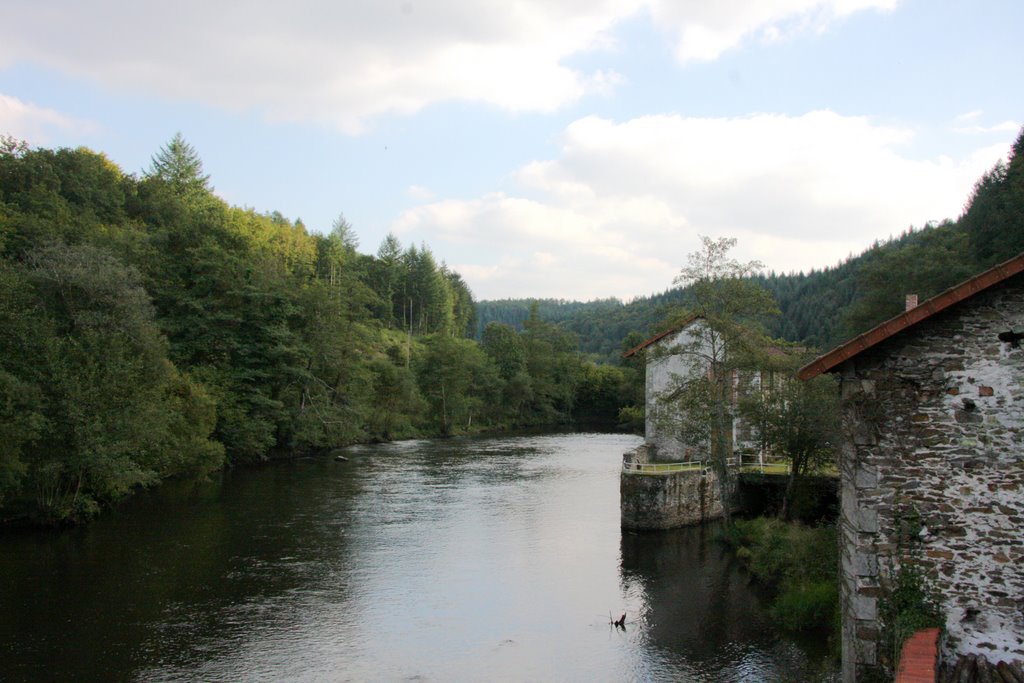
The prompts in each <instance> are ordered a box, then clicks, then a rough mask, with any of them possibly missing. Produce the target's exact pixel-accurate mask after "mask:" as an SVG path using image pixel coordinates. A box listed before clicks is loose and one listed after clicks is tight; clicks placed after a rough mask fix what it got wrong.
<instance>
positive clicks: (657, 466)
mask: <svg viewBox="0 0 1024 683" xmlns="http://www.w3.org/2000/svg"><path fill="white" fill-rule="evenodd" d="M726 463H727V464H728V465H729V467H733V468H737V469H739V471H740V472H741V473H760V474H789V463H788V462H765V461H764V459H763V458H762V457H760V456H757V455H743V456H737V457H734V458H729V459H727V460H726ZM707 469H708V463H707V461H704V460H689V461H686V462H632V461H628V460H627V461H623V463H622V471H623V472H629V473H631V474H669V473H672V472H702V473H703V472H705V471H706V470H707Z"/></svg>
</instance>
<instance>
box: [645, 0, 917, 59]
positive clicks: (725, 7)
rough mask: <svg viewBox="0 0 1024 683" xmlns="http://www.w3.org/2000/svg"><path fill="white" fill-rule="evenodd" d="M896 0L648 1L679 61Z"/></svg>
mask: <svg viewBox="0 0 1024 683" xmlns="http://www.w3.org/2000/svg"><path fill="white" fill-rule="evenodd" d="M897 2H898V0H727V1H725V2H693V3H681V2H676V1H675V0H651V2H650V10H651V13H652V15H653V16H654V18H655V20H656V22H657V23H658V24H659V25H661V26H663V27H665V28H666V29H667V30H669V31H672V32H673V33H675V34H676V36H677V44H676V58H677V59H678V60H679V61H680V62H682V63H683V64H686V63H689V62H702V61H710V60H713V59H717V58H718V57H719V56H721V55H722V53H724V52H726V51H727V50H730V49H733V48H736V47H739V46H740V45H742V44H744V43H745V42H748V41H750V40H752V39H756V38H757V37H758V36H760V38H761V41H763V42H765V43H774V42H778V41H780V40H783V39H785V38H789V37H793V36H795V35H798V34H800V33H803V32H805V31H808V30H813V31H823V30H824V29H825V28H827V27H828V26H829V25H831V24H832V23H833V22H835V21H837V20H842V19H844V18H846V17H847V16H849V15H851V14H854V13H856V12H860V11H864V10H892V9H893V8H895V6H896V5H897Z"/></svg>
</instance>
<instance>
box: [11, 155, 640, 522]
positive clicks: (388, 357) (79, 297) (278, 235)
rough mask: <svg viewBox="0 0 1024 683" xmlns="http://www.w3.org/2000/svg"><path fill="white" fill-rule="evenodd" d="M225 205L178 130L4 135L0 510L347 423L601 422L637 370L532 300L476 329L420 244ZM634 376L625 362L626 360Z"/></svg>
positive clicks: (211, 462)
mask: <svg viewBox="0 0 1024 683" xmlns="http://www.w3.org/2000/svg"><path fill="white" fill-rule="evenodd" d="M357 247H358V242H357V239H356V236H355V232H354V230H353V228H352V226H350V225H349V224H348V223H347V222H346V221H345V220H344V219H343V218H341V217H339V219H338V220H337V221H336V222H335V225H334V227H333V230H332V231H331V232H330V234H328V235H319V234H311V233H310V232H308V231H307V230H306V228H305V226H303V224H302V223H301V221H299V220H294V221H293V220H289V219H287V218H285V217H283V216H281V215H280V214H279V213H276V212H273V213H268V214H261V213H257V212H255V211H253V210H251V209H241V208H238V207H233V206H228V205H227V204H225V203H224V202H223V201H222V200H221V199H219V198H218V197H217V196H216V195H215V194H214V193H213V191H212V188H211V186H210V182H209V178H208V177H207V176H205V175H204V174H203V169H202V162H201V160H200V158H199V156H198V155H197V153H196V152H195V150H193V149H192V148H191V147H190V146H189V145H188V143H187V142H185V140H184V139H182V138H181V136H176V137H175V138H174V139H173V140H172V141H171V142H170V143H169V144H168V145H166V146H165V147H164V148H162V149H161V150H159V151H158V153H157V154H156V155H155V156H154V157H153V161H152V165H151V167H150V169H149V170H148V172H147V173H145V174H144V175H142V177H136V176H133V175H130V174H126V173H124V172H123V171H122V170H121V169H119V168H118V167H117V166H116V165H114V164H112V163H111V162H110V161H109V160H108V159H107V158H106V157H104V156H103V155H102V154H98V153H96V152H93V151H90V150H88V149H85V148H79V149H57V150H49V149H30V148H28V147H27V146H26V145H25V144H24V143H19V142H17V141H15V140H13V139H11V138H8V137H0V521H3V520H12V519H20V518H35V519H38V520H42V521H51V522H53V521H63V520H79V519H84V518H87V517H89V516H90V515H91V514H93V513H94V512H95V511H96V510H97V509H99V508H100V507H101V506H102V505H103V504H104V503H106V502H108V501H111V500H114V499H116V498H118V497H120V496H123V495H125V494H126V493H128V492H130V491H132V490H133V489H134V488H136V487H138V486H140V485H147V484H154V483H156V482H158V481H159V480H161V479H162V478H165V477H168V476H175V475H188V476H193V475H202V474H204V473H208V472H211V471H214V470H217V469H218V468H221V467H223V466H225V465H230V464H237V463H245V462H253V461H258V460H262V459H266V458H268V457H271V456H273V455H275V454H294V453H303V452H310V451H314V450H318V449H326V448H330V447H335V446H340V445H345V444H349V443H353V442H362V441H374V440H387V439H394V438H401V437H410V436H435V435H450V434H459V433H466V432H470V431H478V430H482V429H489V430H494V429H508V428H514V427H523V426H540V425H548V426H550V425H562V424H567V423H570V422H573V421H577V420H583V419H586V420H597V421H601V422H602V423H603V424H605V425H607V426H614V425H615V422H616V419H617V415H618V412H619V408H620V407H621V406H622V405H623V403H624V402H626V401H627V400H629V401H635V387H636V386H637V384H638V383H637V381H636V378H635V372H634V370H633V369H631V368H611V367H602V368H599V367H597V366H595V365H594V364H592V363H586V362H584V361H582V360H581V358H580V356H579V353H578V349H577V346H576V340H575V337H574V336H573V335H572V334H570V333H567V332H565V331H564V330H562V329H561V328H559V327H556V326H555V325H552V324H550V323H547V322H544V321H542V320H541V319H540V317H539V316H538V315H536V313H535V314H534V315H533V317H532V318H529V319H528V320H527V321H526V323H525V325H524V326H523V327H522V330H521V331H514V330H512V329H511V328H509V327H506V326H502V325H499V324H493V325H489V326H487V327H486V328H485V329H484V330H483V341H482V343H478V342H476V341H474V340H473V339H472V336H473V333H474V331H475V330H476V320H475V317H474V316H475V308H474V306H475V304H474V301H473V297H472V294H471V292H470V289H469V287H468V286H467V284H466V283H465V282H464V281H463V280H462V278H461V277H460V276H459V274H458V273H455V272H453V271H452V270H451V269H449V268H447V267H446V266H445V265H444V264H443V263H440V264H439V263H438V262H437V259H436V258H435V256H434V255H433V253H432V252H431V250H430V248H429V247H427V246H426V245H420V246H415V245H410V246H407V247H403V246H402V245H401V244H400V243H399V242H398V240H397V239H395V238H394V237H393V236H389V237H388V238H387V239H385V240H384V242H383V243H382V244H381V245H380V247H379V249H378V251H377V253H376V255H372V256H371V255H367V254H362V253H360V252H359V251H358V250H357ZM630 373H634V374H632V375H631V374H630Z"/></svg>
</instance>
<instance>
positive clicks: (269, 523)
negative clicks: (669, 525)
mask: <svg viewBox="0 0 1024 683" xmlns="http://www.w3.org/2000/svg"><path fill="white" fill-rule="evenodd" d="M635 443H636V439H635V438H634V437H624V436H612V435H598V434H589V435H558V436H533V437H522V438H506V439H456V440H449V441H442V442H406V443H402V444H393V445H384V446H373V447H360V448H355V449H351V450H349V451H347V452H346V455H347V456H348V457H349V461H348V462H345V463H339V462H335V461H334V460H331V459H323V460H306V461H300V462H295V463H282V464H276V465H273V466H268V467H263V468H256V469H249V470H244V471H236V472H234V473H232V474H231V475H230V476H226V477H225V478H224V480H223V481H218V482H211V483H207V484H205V485H201V486H195V485H186V484H174V485H170V486H168V487H165V488H163V489H162V490H160V491H157V492H154V493H153V494H151V495H145V496H141V497H139V498H138V499H136V500H134V501H132V502H131V503H130V504H129V505H127V506H125V508H124V509H122V510H119V511H117V512H115V513H114V514H111V515H108V516H106V517H104V518H103V519H101V520H99V521H98V522H97V523H96V524H94V525H92V526H90V527H88V528H85V529H76V530H72V531H69V532H64V533H58V534H42V535H38V534H35V535H5V536H0V576H2V577H3V579H4V580H3V581H0V679H3V680H33V681H35V680H69V679H76V680H131V679H134V680H144V681H178V680H182V681H184V680H268V681H269V680H285V679H287V680H331V681H335V680H353V681H377V680H385V681H388V680H409V679H419V680H438V681H450V680H454V681H461V680H471V681H473V680H511V681H522V680H537V681H547V680H558V681H560V680H586V681H602V680H607V681H629V680H643V681H647V680H673V681H775V680H780V681H803V680H811V677H810V676H809V674H808V673H807V672H808V671H810V670H811V668H810V667H811V663H812V662H813V657H809V656H808V655H807V654H806V653H807V652H808V650H807V649H806V648H801V647H798V646H797V645H796V644H794V643H793V642H791V641H789V640H787V639H786V638H783V637H780V636H778V635H777V634H774V633H772V631H771V628H770V625H769V624H768V623H767V621H766V619H765V617H764V614H763V611H762V610H761V609H760V607H759V604H758V601H757V597H756V596H755V595H754V594H753V593H752V592H751V591H750V590H749V587H748V586H747V585H746V582H745V579H744V577H743V576H742V574H740V573H738V572H737V571H736V568H735V567H733V566H732V565H731V564H730V563H729V561H728V557H727V556H726V555H725V554H723V553H722V552H721V550H720V549H719V548H718V547H717V546H715V545H714V544H713V543H709V539H708V534H709V533H710V532H708V531H701V530H699V529H695V530H693V529H692V530H683V531H679V532H666V533H660V534H654V535H636V534H627V535H622V534H621V532H620V530H619V517H618V515H619V513H618V465H619V462H620V458H621V454H622V452H624V451H625V450H627V449H629V448H630V447H632V446H633V445H635ZM623 611H625V612H626V613H627V615H628V621H627V625H626V629H625V630H624V631H622V630H617V629H613V628H611V627H610V625H609V623H608V617H607V616H606V614H608V613H612V612H613V613H615V615H616V616H618V614H620V613H621V612H623Z"/></svg>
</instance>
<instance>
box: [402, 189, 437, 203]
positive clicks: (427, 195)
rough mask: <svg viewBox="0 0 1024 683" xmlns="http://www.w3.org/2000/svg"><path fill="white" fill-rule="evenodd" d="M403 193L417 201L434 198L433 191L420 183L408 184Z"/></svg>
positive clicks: (426, 200)
mask: <svg viewBox="0 0 1024 683" xmlns="http://www.w3.org/2000/svg"><path fill="white" fill-rule="evenodd" d="M405 194H407V195H408V196H409V198H410V199H415V200H416V201H418V202H428V201H430V200H431V199H433V198H434V193H433V192H432V191H431V190H430V189H429V188H426V187H423V186H422V185H410V186H409V187H407V188H406V190H405Z"/></svg>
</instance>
